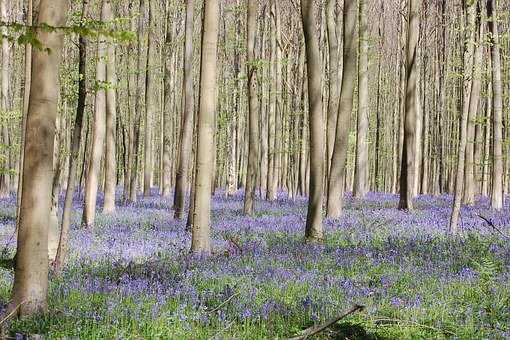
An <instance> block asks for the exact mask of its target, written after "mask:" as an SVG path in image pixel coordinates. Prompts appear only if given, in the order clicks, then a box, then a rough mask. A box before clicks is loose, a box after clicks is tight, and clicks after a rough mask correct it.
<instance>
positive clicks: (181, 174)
mask: <svg viewBox="0 0 510 340" xmlns="http://www.w3.org/2000/svg"><path fill="white" fill-rule="evenodd" d="M182 92H183V95H182V101H183V105H182V107H183V112H182V118H181V136H180V146H179V160H178V165H177V172H176V177H175V193H174V210H175V214H174V217H175V218H177V219H181V218H183V216H184V200H185V196H186V191H187V190H188V186H189V184H188V177H189V172H188V171H189V168H190V157H191V147H192V138H193V0H186V33H185V42H184V77H183V91H182Z"/></svg>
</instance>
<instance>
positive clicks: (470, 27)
mask: <svg viewBox="0 0 510 340" xmlns="http://www.w3.org/2000/svg"><path fill="white" fill-rule="evenodd" d="M475 9H476V6H475V5H474V4H472V5H470V6H469V8H468V9H467V17H468V18H467V27H466V31H467V33H466V45H467V47H466V49H465V51H464V79H463V83H464V86H463V102H462V106H463V107H462V114H461V116H460V140H459V148H458V149H459V150H458V160H457V174H456V178H455V193H454V194H455V196H454V201H453V209H452V215H451V218H450V230H451V231H452V232H454V233H456V232H457V230H458V223H459V214H460V206H461V202H462V197H463V194H464V170H465V169H464V166H465V161H466V145H467V132H468V131H467V129H468V118H469V102H470V96H471V86H472V74H473V53H474V36H475V34H474V33H475V31H474V26H475Z"/></svg>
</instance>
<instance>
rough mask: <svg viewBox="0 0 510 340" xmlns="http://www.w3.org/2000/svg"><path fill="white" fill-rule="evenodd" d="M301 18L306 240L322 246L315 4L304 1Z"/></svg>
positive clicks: (321, 134) (321, 132)
mask: <svg viewBox="0 0 510 340" xmlns="http://www.w3.org/2000/svg"><path fill="white" fill-rule="evenodd" d="M301 18H302V22H303V32H304V36H305V49H306V66H307V76H308V110H309V128H310V186H309V188H310V189H309V190H310V196H309V198H308V212H307V215H306V229H305V239H306V240H307V241H309V242H322V241H323V239H324V230H323V226H322V202H323V194H324V151H325V145H324V118H323V111H322V110H323V107H322V93H321V70H322V64H321V58H320V54H319V40H318V38H317V31H316V28H315V20H316V19H315V7H314V2H313V0H301Z"/></svg>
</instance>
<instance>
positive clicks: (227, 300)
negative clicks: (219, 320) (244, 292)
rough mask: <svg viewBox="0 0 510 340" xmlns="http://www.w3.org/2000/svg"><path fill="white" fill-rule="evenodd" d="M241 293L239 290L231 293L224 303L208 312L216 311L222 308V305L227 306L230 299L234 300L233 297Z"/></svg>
mask: <svg viewBox="0 0 510 340" xmlns="http://www.w3.org/2000/svg"><path fill="white" fill-rule="evenodd" d="M239 294H240V293H239V292H235V293H234V294H232V295H230V296H229V297H228V298H227V299H226V300H225V301H223V302H222V303H220V304H219V305H218V306H216V307H215V308H213V309H211V310H209V311H207V312H208V313H214V312H216V311H218V310H220V309H221V307H223V306H225V305H226V304H227V303H229V301H230V300H232V299H233V298H235V297H236V296H238V295H239Z"/></svg>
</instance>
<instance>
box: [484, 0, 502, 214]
mask: <svg viewBox="0 0 510 340" xmlns="http://www.w3.org/2000/svg"><path fill="white" fill-rule="evenodd" d="M497 14H498V4H497V1H496V0H487V16H488V18H489V19H488V20H489V31H490V33H491V34H490V49H491V61H492V130H493V132H492V133H493V135H492V138H493V141H492V142H493V146H492V161H493V166H492V192H491V207H492V209H496V210H500V209H502V208H503V200H504V198H503V146H502V144H503V99H502V97H503V96H502V92H503V90H502V85H501V54H500V51H499V48H500V46H499V31H498V21H497V18H498V16H497Z"/></svg>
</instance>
